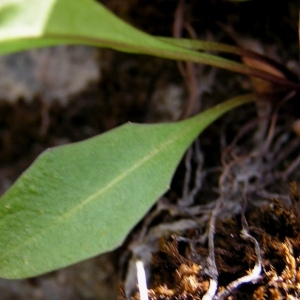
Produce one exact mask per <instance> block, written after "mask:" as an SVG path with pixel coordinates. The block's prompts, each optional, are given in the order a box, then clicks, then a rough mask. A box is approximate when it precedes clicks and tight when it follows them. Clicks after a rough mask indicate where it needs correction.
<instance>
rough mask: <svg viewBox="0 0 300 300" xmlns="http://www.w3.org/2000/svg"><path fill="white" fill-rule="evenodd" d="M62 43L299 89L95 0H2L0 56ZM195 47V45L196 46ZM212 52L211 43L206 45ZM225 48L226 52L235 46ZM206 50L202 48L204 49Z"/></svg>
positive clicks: (0, 4) (215, 45)
mask: <svg viewBox="0 0 300 300" xmlns="http://www.w3.org/2000/svg"><path fill="white" fill-rule="evenodd" d="M58 44H83V45H91V46H97V47H106V48H112V49H115V50H119V51H124V52H130V53H137V54H148V55H153V56H158V57H162V58H168V59H174V60H182V61H193V62H196V63H204V64H208V65H210V66H215V67H219V68H224V69H227V70H230V71H234V72H238V73H242V74H246V75H250V76H257V77H260V78H263V79H266V80H270V81H272V82H275V83H279V84H282V85H287V86H290V87H292V88H298V89H299V86H298V85H297V84H295V83H292V82H288V81H286V80H284V79H282V78H279V77H277V76H274V75H272V74H269V73H266V72H263V71H261V70H258V69H254V68H251V67H249V66H246V65H243V64H241V63H237V62H234V61H231V60H228V59H224V58H222V57H219V56H216V55H212V54H207V53H203V52H202V53H201V52H197V51H194V50H193V47H196V48H198V47H199V44H201V42H200V43H199V42H198V43H197V44H196V45H195V44H193V43H189V42H187V40H185V42H183V40H181V43H180V44H179V43H178V42H176V40H175V42H172V40H171V39H163V38H162V37H160V38H156V37H154V36H151V35H148V34H146V33H144V32H142V31H140V30H138V29H135V28H134V27H132V26H130V25H129V24H127V23H125V22H123V21H122V20H121V19H119V18H118V17H116V16H115V15H114V14H112V13H111V12H110V11H109V10H107V9H106V8H105V7H104V6H103V5H101V4H100V3H96V1H93V0H80V1H74V0H43V1H40V0H30V1H24V0H2V1H1V2H0V54H7V53H12V52H16V51H21V50H26V49H32V48H36V47H45V46H53V45H58ZM191 44H192V45H191ZM202 46H203V47H204V48H206V49H209V43H205V42H204V43H203V45H201V47H202ZM210 46H211V47H213V49H215V47H221V49H223V50H224V51H225V52H226V51H234V52H236V51H237V50H236V48H234V47H230V46H228V47H225V46H224V45H223V46H220V45H218V44H214V43H211V44H210ZM201 47H200V48H201Z"/></svg>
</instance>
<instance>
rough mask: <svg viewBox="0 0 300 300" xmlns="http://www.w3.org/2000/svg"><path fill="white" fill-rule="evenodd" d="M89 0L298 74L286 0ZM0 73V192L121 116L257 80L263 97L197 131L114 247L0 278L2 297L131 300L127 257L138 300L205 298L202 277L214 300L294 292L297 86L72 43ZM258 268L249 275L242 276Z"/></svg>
mask: <svg viewBox="0 0 300 300" xmlns="http://www.w3.org/2000/svg"><path fill="white" fill-rule="evenodd" d="M101 2H102V3H104V4H105V5H106V6H107V7H108V8H109V9H111V10H112V11H113V12H114V13H115V14H117V15H118V16H120V17H121V18H122V19H124V20H126V21H127V22H129V23H131V24H133V25H134V26H136V27H138V28H140V29H142V30H144V31H146V32H148V33H150V34H155V35H162V36H173V35H174V34H175V35H176V36H182V37H189V38H191V37H192V38H198V39H203V40H211V41H219V42H223V43H229V44H238V45H239V46H242V47H245V48H248V49H251V50H255V51H258V52H260V53H262V54H264V55H266V56H268V57H270V58H272V59H274V60H276V61H278V63H279V64H280V65H281V66H283V68H287V69H288V71H286V72H285V73H284V74H283V75H282V76H290V73H292V77H293V80H296V81H297V80H298V79H297V78H299V75H300V69H299V61H298V54H299V37H298V15H299V10H298V3H297V2H296V1H284V0H280V1H275V3H274V1H265V2H264V5H261V3H258V1H255V0H253V1H246V2H230V1H220V0H205V1H194V0H190V1H179V0H174V1H173V0H168V1H161V0H155V1H142V0H139V1H138V0H129V1H119V0H103V1H101ZM180 17H182V19H183V22H182V23H181V22H180ZM279 20H280V21H279ZM174 23H175V24H176V25H177V27H176V28H177V29H176V30H173V26H174ZM227 57H229V58H232V57H231V56H228V55H227ZM234 59H236V58H234ZM260 63H261V65H263V63H262V62H260ZM278 72H279V71H278ZM280 72H281V71H280ZM0 74H1V76H0V193H1V194H3V193H4V192H5V191H6V190H7V189H8V188H9V186H10V185H11V184H12V183H13V182H14V181H15V180H16V179H17V177H18V176H19V175H20V174H21V173H22V172H23V171H24V170H25V169H26V168H27V167H28V166H29V165H30V164H31V163H32V162H33V160H34V159H35V158H36V157H37V155H38V154H40V153H41V152H42V151H43V150H44V149H46V148H48V147H53V146H56V145H62V144H67V143H70V142H75V141H79V140H83V139H86V138H89V137H91V136H95V135H97V134H101V133H102V132H105V131H107V130H109V129H112V128H114V127H116V126H118V125H120V124H123V123H125V122H128V121H131V122H140V123H145V122H148V123H149V122H150V123H156V122H166V121H176V120H178V119H180V118H186V117H188V116H191V115H194V114H196V113H198V112H200V111H202V110H205V109H207V108H209V107H211V106H213V105H215V104H216V103H219V102H221V101H224V100H226V99H229V98H231V97H234V96H237V95H239V94H245V93H248V92H252V91H254V92H259V91H260V92H261V87H262V86H263V91H264V93H265V94H264V95H262V94H260V95H259V96H258V98H259V99H260V100H261V101H258V102H257V104H256V105H248V106H247V107H246V106H245V107H243V108H239V109H236V110H234V111H232V112H230V113H229V114H227V115H226V117H223V118H221V119H220V120H218V121H217V122H215V123H214V124H213V125H212V126H210V127H209V128H208V129H207V130H206V131H205V132H204V133H203V134H202V135H201V136H200V138H199V140H198V141H196V143H195V144H194V145H193V146H192V147H191V149H190V150H189V151H188V153H187V155H186V156H185V158H184V160H183V161H182V163H181V164H180V166H179V167H178V170H177V172H176V174H175V176H174V179H173V182H172V186H171V189H170V190H169V192H168V193H167V194H166V195H164V196H163V197H162V198H161V199H158V202H157V204H156V205H155V206H154V207H153V208H152V209H151V211H150V212H149V214H148V215H147V216H145V218H144V219H143V221H141V222H140V224H138V225H137V226H136V228H135V229H134V230H133V232H132V233H130V234H129V236H128V237H127V239H126V241H125V243H124V245H122V247H120V248H119V249H116V250H115V251H114V252H112V253H108V254H104V255H100V256H99V257H96V258H94V259H91V260H88V261H85V262H81V263H79V264H77V265H74V266H71V267H68V268H65V269H63V270H58V271H55V272H52V273H49V274H46V275H43V276H39V277H37V278H31V279H26V280H18V281H17V280H2V279H1V280H0V294H1V297H0V298H1V299H7V300H9V299H49V300H50V299H51V300H52V299H73V300H74V299H90V300H92V299H103V300H104V299H106V300H109V299H117V298H119V299H129V298H130V297H133V298H134V299H140V296H139V291H138V289H137V279H136V269H135V262H136V260H137V259H141V260H142V261H143V262H144V265H145V269H146V273H147V278H148V286H149V298H150V299H151V300H152V299H153V300H154V299H170V300H171V299H202V298H203V297H204V295H206V296H205V297H206V299H213V296H210V298H209V295H208V294H207V292H208V291H209V287H210V286H212V281H213V280H214V281H215V282H217V285H218V291H216V293H217V296H216V297H215V298H214V299H300V243H299V240H300V231H299V228H300V218H299V205H300V203H299V201H300V194H299V188H298V186H299V184H300V171H299V165H300V156H299V146H300V129H299V119H300V104H299V103H300V97H299V93H297V92H295V91H292V90H289V89H280V90H278V88H277V87H275V86H273V85H265V84H262V82H255V81H253V78H249V77H246V76H242V75H237V74H234V73H230V72H228V71H225V70H216V69H213V68H210V67H207V66H199V65H194V64H189V63H188V64H178V63H176V62H173V61H167V60H163V59H159V58H154V57H147V56H143V55H140V56H136V55H131V54H125V53H119V52H116V51H112V50H108V49H94V48H89V47H82V46H79V47H77V46H61V47H56V48H51V49H44V50H34V51H28V52H26V53H21V54H14V55H10V56H6V57H3V58H1V61H0ZM58 74H59V76H58ZM287 74H288V75H287ZM294 78H296V79H294ZM191 83H194V84H191ZM266 94H267V95H266ZM263 100H264V101H263ZM258 266H260V268H261V272H260V274H259V276H256V277H255V278H252V279H250V280H249V281H248V282H246V283H243V284H242V280H243V279H242V278H244V277H245V276H246V275H247V274H248V275H249V274H252V273H255V272H252V271H253V270H255V268H256V267H257V268H258Z"/></svg>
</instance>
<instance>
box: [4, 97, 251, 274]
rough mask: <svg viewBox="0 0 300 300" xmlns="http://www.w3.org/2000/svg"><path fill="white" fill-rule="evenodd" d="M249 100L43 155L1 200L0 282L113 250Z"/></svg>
mask: <svg viewBox="0 0 300 300" xmlns="http://www.w3.org/2000/svg"><path fill="white" fill-rule="evenodd" d="M252 99H253V97H252V96H245V97H242V98H237V99H233V100H231V101H229V102H225V103H223V104H221V105H219V106H216V107H215V108H212V109H210V110H208V111H206V112H204V113H202V114H201V115H198V116H196V117H193V118H191V119H188V120H186V121H182V122H178V123H169V124H156V125H138V124H127V125H123V126H121V127H118V128H116V129H114V130H111V131H109V132H107V133H104V134H102V135H100V136H97V137H95V138H91V139H89V140H86V141H83V142H79V143H74V144H70V145H66V146H60V147H57V148H53V149H48V150H46V151H45V152H44V153H42V154H41V155H40V156H39V157H38V158H37V160H36V161H35V162H34V163H33V165H32V166H31V167H30V168H29V169H28V170H27V171H25V172H24V174H23V175H22V176H21V177H20V178H19V179H18V180H17V181H16V183H15V184H14V185H13V186H12V187H11V188H10V189H9V190H8V191H7V192H6V193H5V195H4V196H3V197H2V199H1V201H0V232H1V234H0V276H1V277H4V278H24V277H31V276H35V275H38V274H41V273H45V272H48V271H51V270H55V269H58V268H61V267H64V266H67V265H70V264H73V263H75V262H78V261H80V260H83V259H86V258H89V257H92V256H95V255H97V254H100V253H103V252H107V251H110V250H112V249H114V248H116V247H118V246H119V245H120V244H121V243H122V241H123V240H124V238H125V237H126V235H127V234H128V232H129V231H130V230H131V229H132V228H133V226H134V225H135V224H137V222H138V221H139V220H140V219H141V218H142V217H143V216H144V215H145V213H146V212H147V211H148V210H149V209H150V207H151V206H152V205H153V204H154V203H155V201H156V200H157V199H158V198H159V196H161V195H162V194H163V193H164V192H165V191H166V190H167V189H168V186H169V184H170V180H171V178H172V175H173V173H174V171H175V169H176V166H177V165H178V163H179V161H180V159H181V157H182V155H183V153H184V152H185V150H186V148H187V147H188V146H189V145H190V144H191V142H192V141H193V140H194V139H195V138H196V136H197V135H198V134H199V133H200V132H201V131H202V130H203V129H204V128H205V127H207V126H208V125H209V124H210V123H211V122H213V121H214V120H215V119H216V118H218V117H219V116H221V115H222V114H223V113H225V112H226V111H228V110H230V109H232V108H233V107H235V106H238V105H241V104H243V103H246V102H248V101H250V100H252Z"/></svg>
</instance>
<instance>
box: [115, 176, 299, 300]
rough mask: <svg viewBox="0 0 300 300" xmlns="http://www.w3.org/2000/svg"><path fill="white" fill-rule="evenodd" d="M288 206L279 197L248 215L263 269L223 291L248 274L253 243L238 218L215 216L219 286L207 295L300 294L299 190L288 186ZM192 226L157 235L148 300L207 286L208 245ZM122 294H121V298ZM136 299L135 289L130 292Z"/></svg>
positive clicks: (196, 295) (175, 299)
mask: <svg viewBox="0 0 300 300" xmlns="http://www.w3.org/2000/svg"><path fill="white" fill-rule="evenodd" d="M290 198H291V203H292V204H291V205H290V206H289V207H288V206H287V205H286V204H284V201H281V199H273V200H272V201H271V203H270V204H268V205H265V206H263V207H261V208H259V207H256V208H255V209H253V210H252V211H251V212H249V213H248V214H247V219H248V222H249V230H250V232H251V234H252V235H253V236H254V237H255V239H256V240H257V241H258V243H259V245H260V250H261V257H262V272H261V274H260V276H259V277H258V278H257V279H256V280H255V281H253V282H249V283H248V284H243V285H241V286H238V287H237V288H236V289H234V290H232V292H231V293H230V295H227V296H225V297H221V296H220V295H221V294H223V295H224V294H225V293H224V291H226V289H228V287H229V286H230V284H231V283H232V282H233V281H237V280H239V278H241V277H243V276H245V275H247V274H249V270H251V269H252V268H253V266H254V265H255V263H256V261H257V255H256V253H255V249H254V247H253V245H252V244H251V243H250V242H249V241H247V240H245V239H243V238H242V237H241V234H240V229H241V223H240V221H239V218H238V217H236V218H234V219H227V220H218V221H217V222H216V228H215V240H214V243H215V259H216V266H217V270H218V273H219V275H218V278H217V282H218V291H217V295H216V296H214V297H212V298H211V299H231V300H234V299H253V300H263V299H274V300H275V299H299V297H300V211H299V204H300V191H299V187H298V186H297V184H296V183H295V182H292V183H291V186H290ZM197 235H198V233H197V230H196V229H194V230H190V231H188V232H186V233H185V236H184V237H183V236H175V235H172V236H171V237H169V238H166V239H162V240H161V242H160V245H159V250H158V251H157V252H155V253H153V257H152V264H151V274H152V275H151V277H150V278H149V290H148V296H149V299H150V300H188V299H194V300H197V299H199V300H200V299H203V297H204V296H205V294H206V293H207V291H208V289H209V286H210V279H211V274H210V272H211V271H210V264H209V263H208V261H207V259H206V258H207V257H208V255H209V251H208V245H207V244H202V243H200V242H199V240H198V238H197ZM120 299H124V298H120ZM133 299H134V300H139V299H140V297H139V293H138V292H137V293H136V294H135V295H134V296H133Z"/></svg>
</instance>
